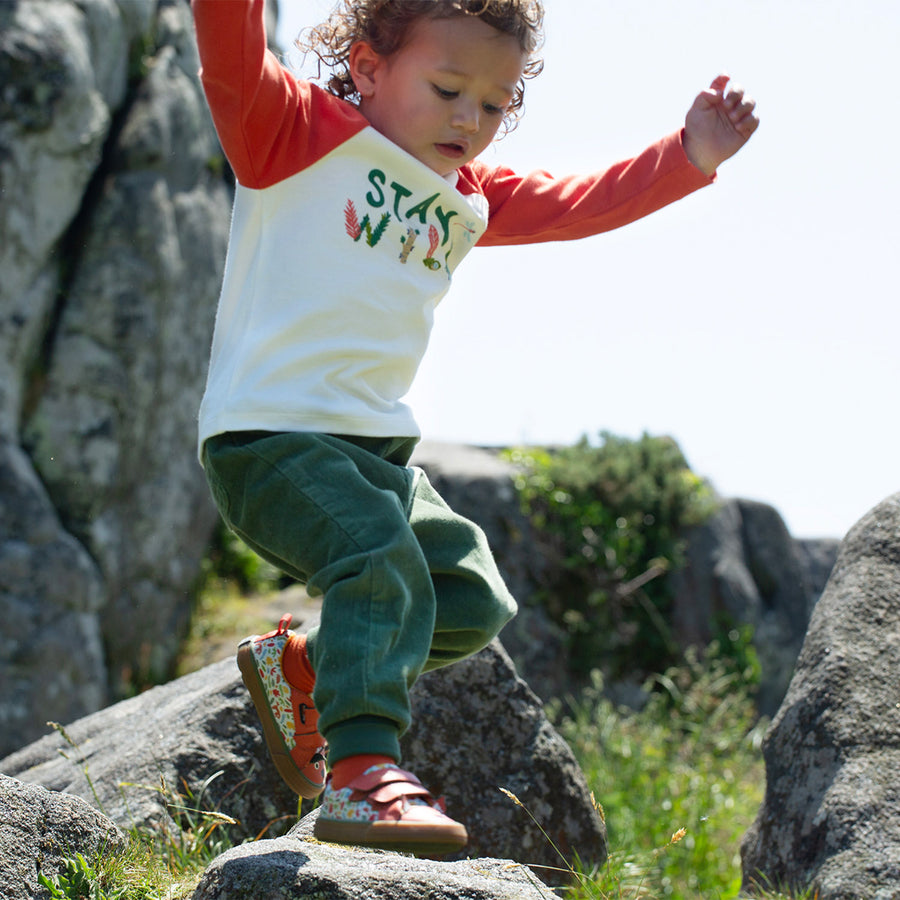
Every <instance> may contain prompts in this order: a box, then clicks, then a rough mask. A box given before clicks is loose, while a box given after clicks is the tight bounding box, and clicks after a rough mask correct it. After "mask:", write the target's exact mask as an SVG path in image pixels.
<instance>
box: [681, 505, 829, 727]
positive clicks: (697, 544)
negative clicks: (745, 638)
mask: <svg viewBox="0 0 900 900" xmlns="http://www.w3.org/2000/svg"><path fill="white" fill-rule="evenodd" d="M836 551H837V542H836V541H802V542H800V541H796V540H795V539H794V538H792V537H791V535H790V534H789V533H788V530H787V527H786V526H785V524H784V521H783V519H782V518H781V516H780V515H779V514H778V512H777V511H776V510H774V509H773V508H772V507H771V506H768V505H766V504H763V503H757V502H754V501H750V500H727V501H725V502H724V503H723V505H722V507H721V508H720V509H719V511H718V512H717V513H716V514H715V515H713V516H712V517H711V518H710V519H709V520H708V521H707V522H705V523H704V524H703V525H701V526H699V527H697V528H695V529H693V530H692V531H691V533H690V534H689V535H688V547H687V562H686V564H685V566H684V568H683V569H682V570H680V571H678V572H674V573H673V574H672V575H671V584H672V589H673V594H674V599H673V607H672V608H673V613H672V627H673V631H674V636H675V639H676V641H677V642H678V644H679V645H680V646H682V647H688V646H691V645H695V646H700V647H705V646H706V645H707V644H708V643H709V642H710V640H712V638H713V637H714V636H715V634H716V629H717V628H721V627H723V626H724V625H725V624H726V623H727V625H728V627H731V626H732V625H736V626H740V625H750V626H751V628H752V631H753V644H754V647H755V649H756V652H757V655H758V657H759V661H760V667H761V670H762V672H761V684H760V689H759V696H758V706H759V709H760V712H762V713H763V714H764V715H774V713H775V711H776V710H777V709H778V705H779V703H780V702H781V700H782V699H783V697H784V694H785V691H786V690H787V686H788V683H789V681H790V678H791V673H792V672H793V668H794V663H795V661H796V659H797V654H798V653H799V651H800V646H801V644H802V642H803V636H804V634H805V633H806V626H807V623H808V621H809V616H810V613H811V611H812V608H813V606H814V605H815V603H816V600H817V599H818V597H819V594H820V593H821V590H822V587H823V585H824V580H825V578H826V577H827V573H828V572H829V571H830V569H831V566H832V565H833V563H834V558H835V556H836Z"/></svg>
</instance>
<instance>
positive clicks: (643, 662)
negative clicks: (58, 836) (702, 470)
mask: <svg viewBox="0 0 900 900" xmlns="http://www.w3.org/2000/svg"><path fill="white" fill-rule="evenodd" d="M600 437H601V442H600V443H599V444H597V445H594V444H591V443H590V442H589V441H588V439H587V438H582V440H581V441H579V442H578V443H577V444H576V445H575V446H573V447H566V448H562V449H557V450H552V451H551V450H545V449H534V448H532V449H517V450H513V451H510V452H509V453H508V455H507V456H508V458H509V459H510V460H511V461H512V462H513V463H515V464H516V465H517V467H518V476H517V478H516V487H517V490H518V493H519V498H520V502H521V505H522V509H523V511H524V513H525V514H526V516H528V518H529V520H530V521H531V523H532V525H533V527H534V529H535V532H536V538H537V542H538V548H537V550H538V552H540V553H543V554H544V555H545V556H546V557H547V558H548V559H549V562H550V565H549V566H548V567H547V571H549V572H551V573H552V574H551V576H550V580H548V582H547V583H546V584H544V585H543V586H542V590H541V591H540V593H539V595H538V596H537V597H536V598H535V599H536V601H537V602H539V603H540V604H541V605H542V606H543V607H544V608H545V609H546V610H547V611H548V613H549V614H550V616H551V618H553V619H554V620H555V621H556V622H557V623H558V624H560V625H561V626H562V627H563V629H564V630H565V632H566V634H567V635H568V639H569V642H570V648H569V649H570V663H571V667H572V669H573V671H574V672H575V673H576V674H582V675H584V674H586V673H588V672H590V671H591V670H592V669H594V668H597V667H602V668H603V669H604V671H606V672H607V673H608V674H609V675H610V676H612V677H619V676H621V675H624V674H626V673H629V674H630V673H633V672H634V671H635V670H638V671H640V672H643V673H646V672H652V671H659V670H660V669H661V668H664V667H665V666H667V665H670V664H672V663H674V662H675V661H676V660H677V659H678V650H677V648H676V647H675V646H674V644H673V641H672V638H671V633H670V629H669V627H668V624H667V618H668V614H669V611H670V607H671V597H670V592H669V588H668V582H667V579H666V578H665V577H664V576H665V574H666V573H667V572H669V571H672V570H673V569H676V568H678V567H679V566H681V565H682V564H683V561H684V535H685V532H686V530H687V529H688V528H690V527H691V526H694V525H698V524H699V523H701V522H702V521H703V520H704V519H705V518H706V517H707V516H709V515H710V514H711V513H712V512H713V511H714V509H715V499H714V495H713V492H712V490H711V489H710V487H709V486H708V484H707V483H706V482H704V481H703V480H702V479H701V478H699V477H698V476H697V475H695V474H694V473H693V472H692V471H691V470H690V468H689V467H688V465H687V462H686V461H685V458H684V456H683V455H682V452H681V450H680V449H679V447H678V445H677V444H676V443H675V441H674V440H672V439H671V438H669V437H652V436H650V435H647V434H644V435H643V436H642V437H641V438H640V439H639V440H630V439H628V438H623V437H616V436H614V435H612V434H609V433H606V432H604V433H602V434H601V436H600Z"/></svg>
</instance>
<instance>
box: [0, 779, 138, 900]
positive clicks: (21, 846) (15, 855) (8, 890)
mask: <svg viewBox="0 0 900 900" xmlns="http://www.w3.org/2000/svg"><path fill="white" fill-rule="evenodd" d="M124 848H125V835H124V834H122V832H121V831H120V830H119V828H117V827H116V826H115V825H114V824H113V823H112V822H111V821H110V820H109V819H108V818H107V817H106V816H104V815H103V814H102V813H99V812H97V810H95V809H94V808H93V807H92V806H90V805H89V804H87V803H85V801H84V800H82V799H81V798H79V797H72V796H70V795H68V794H58V793H55V792H53V791H48V790H45V789H44V788H42V787H40V786H39V785H36V784H24V783H23V782H21V781H17V780H16V779H14V778H7V777H6V776H5V775H0V897H2V898H3V900H35V898H39V900H43V898H45V897H49V896H50V894H49V892H48V891H47V890H46V889H45V888H43V887H41V885H40V883H39V882H38V877H39V876H40V875H44V876H46V877H47V878H48V879H50V880H51V881H52V880H53V878H54V877H55V876H56V875H57V874H59V873H60V872H61V871H62V870H63V868H64V860H65V859H71V858H73V857H75V855H76V854H79V853H80V854H81V855H82V856H83V857H84V858H85V859H86V860H87V861H88V862H89V863H93V862H94V861H95V860H96V859H98V858H99V857H101V856H107V855H109V854H115V853H118V852H121V851H122V850H124Z"/></svg>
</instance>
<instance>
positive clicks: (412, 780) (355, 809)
mask: <svg viewBox="0 0 900 900" xmlns="http://www.w3.org/2000/svg"><path fill="white" fill-rule="evenodd" d="M429 801H430V802H429ZM413 806H424V807H427V808H429V809H433V810H436V811H437V812H438V813H440V814H443V813H444V811H445V808H446V807H445V804H444V802H443V800H442V799H438V800H435V799H434V798H433V797H432V796H431V794H429V793H428V791H427V790H426V789H425V788H424V787H423V786H422V783H421V782H420V781H419V779H418V778H416V776H415V775H412V774H411V773H409V772H404V771H403V769H401V768H400V767H399V766H395V765H392V764H390V763H380V764H378V765H375V766H371V767H370V768H368V769H366V771H365V772H363V774H362V775H361V776H360V777H359V778H357V779H355V780H354V781H351V782H350V784H348V785H347V786H346V787H343V788H340V789H338V790H335V788H333V787H332V785H331V784H330V783H329V784H328V785H327V786H326V788H325V793H324V795H323V796H322V808H321V810H320V812H319V816H320V817H321V818H325V819H333V820H335V821H337V822H379V821H384V820H387V819H399V818H401V817H402V816H403V814H404V813H406V812H408V811H409V809H410V808H411V807H413Z"/></svg>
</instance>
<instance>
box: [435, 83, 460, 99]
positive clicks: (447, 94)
mask: <svg viewBox="0 0 900 900" xmlns="http://www.w3.org/2000/svg"><path fill="white" fill-rule="evenodd" d="M432 87H433V88H434V92H435V93H436V94H437V95H438V97H440V98H441V99H442V100H454V99H456V98H457V97H458V96H459V91H448V90H446V89H444V88H442V87H440V86H439V85H437V84H433V85H432Z"/></svg>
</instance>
